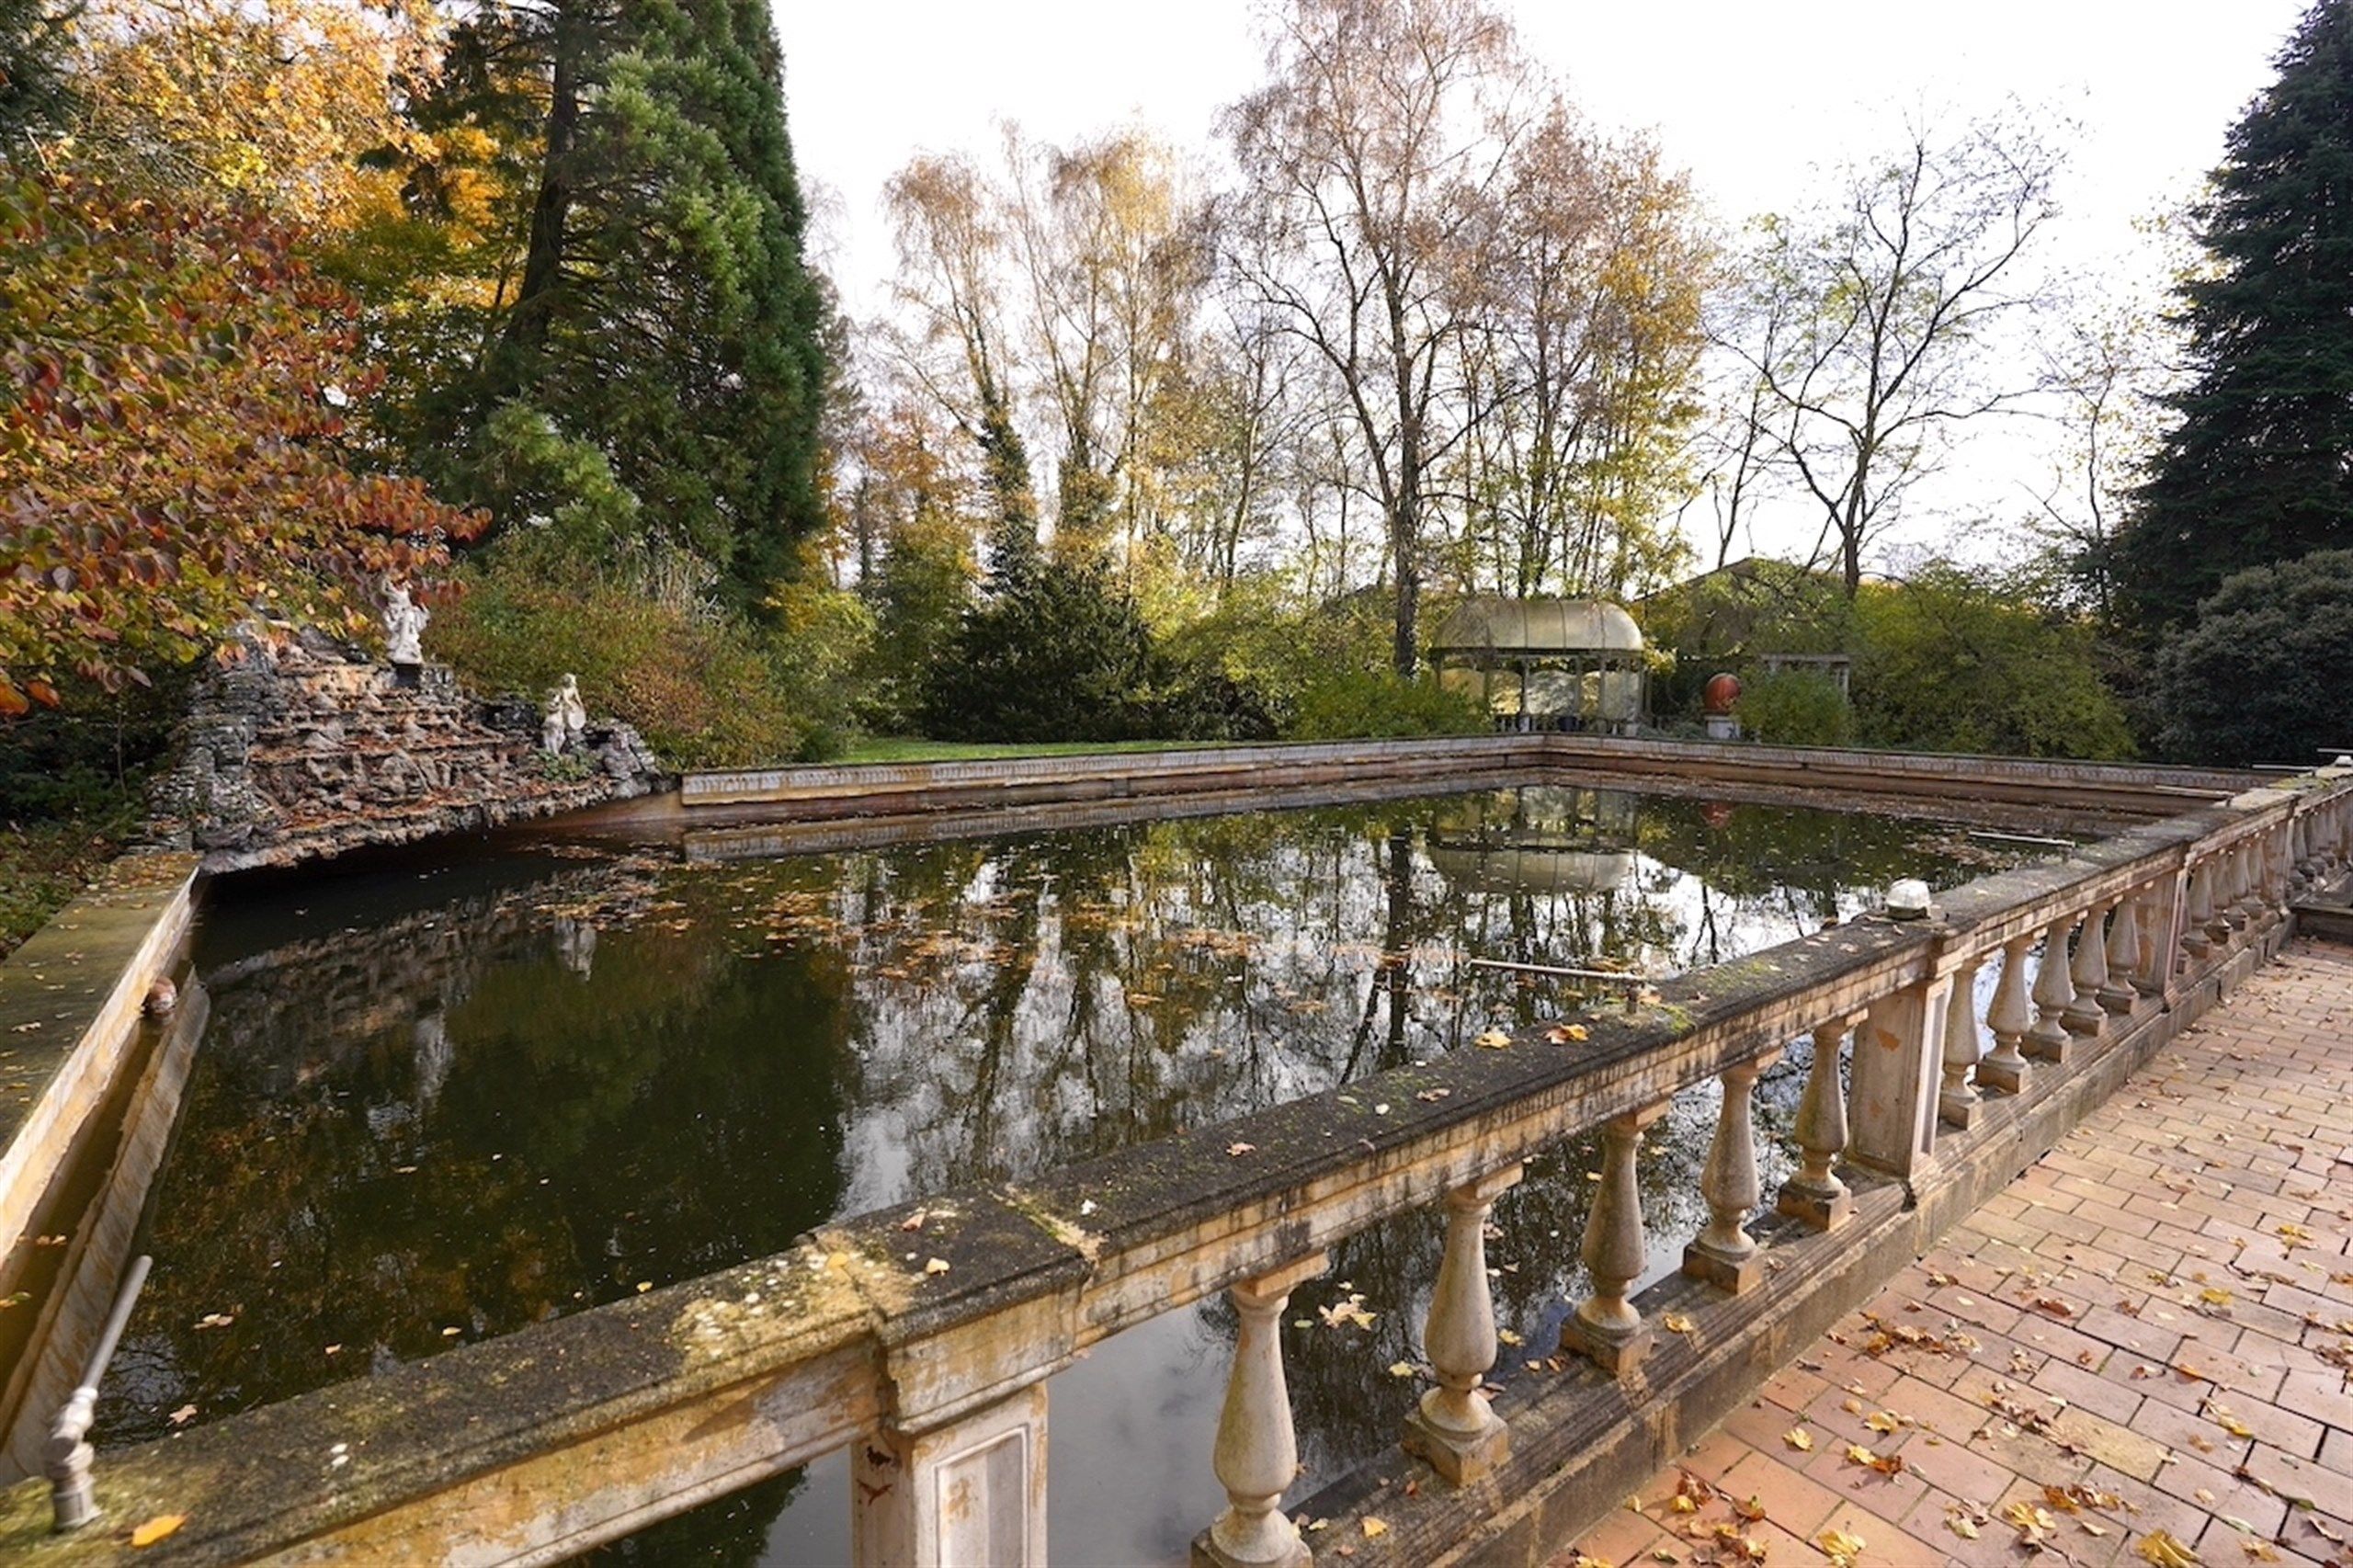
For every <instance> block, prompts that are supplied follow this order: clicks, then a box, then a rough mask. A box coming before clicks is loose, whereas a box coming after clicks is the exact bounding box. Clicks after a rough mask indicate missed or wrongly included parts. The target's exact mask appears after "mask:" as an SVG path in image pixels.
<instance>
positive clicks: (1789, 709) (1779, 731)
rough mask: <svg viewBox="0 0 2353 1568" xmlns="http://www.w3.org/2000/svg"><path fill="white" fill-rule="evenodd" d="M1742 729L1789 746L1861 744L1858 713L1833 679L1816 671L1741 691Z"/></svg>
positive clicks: (1757, 680)
mask: <svg viewBox="0 0 2353 1568" xmlns="http://www.w3.org/2000/svg"><path fill="white" fill-rule="evenodd" d="M1737 712H1738V714H1739V717H1740V722H1741V727H1742V728H1744V729H1745V730H1746V731H1747V732H1748V733H1750V734H1751V735H1753V736H1755V737H1756V739H1757V740H1760V741H1764V742H1766V743H1768V744H1772V745H1783V746H1842V745H1845V744H1847V743H1848V742H1849V741H1851V740H1853V739H1854V738H1855V712H1854V710H1853V709H1852V708H1850V707H1848V706H1847V694H1846V693H1845V692H1843V691H1840V690H1839V689H1838V683H1837V682H1836V681H1835V680H1832V679H1831V678H1830V677H1829V676H1825V675H1820V674H1817V673H1816V672H1814V671H1813V670H1783V671H1781V672H1779V673H1778V674H1774V675H1761V676H1755V677H1754V678H1752V679H1750V680H1748V681H1746V682H1745V683H1744V684H1743V685H1742V687H1741V691H1740V703H1739V707H1738V709H1737Z"/></svg>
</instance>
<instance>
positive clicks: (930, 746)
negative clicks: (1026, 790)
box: [835, 735, 1232, 763]
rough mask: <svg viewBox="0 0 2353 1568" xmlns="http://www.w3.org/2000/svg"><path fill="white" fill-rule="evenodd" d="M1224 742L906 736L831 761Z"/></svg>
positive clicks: (858, 746) (865, 742)
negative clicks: (923, 738) (934, 739)
mask: <svg viewBox="0 0 2353 1568" xmlns="http://www.w3.org/2000/svg"><path fill="white" fill-rule="evenodd" d="M1228 744H1232V743H1231V742H1227V741H926V740H917V739H915V738H914V737H912V736H908V735H865V736H861V737H860V738H859V739H858V740H857V741H855V742H853V743H852V744H851V745H850V748H849V750H848V751H847V752H845V753H843V754H842V755H841V756H839V757H837V758H835V761H837V762H843V763H858V762H983V761H986V760H988V759H989V758H991V757H1000V756H1078V755H1082V754H1084V753H1087V752H1111V751H1195V750H1199V749H1200V748H1202V747H1204V746H1212V745H1228Z"/></svg>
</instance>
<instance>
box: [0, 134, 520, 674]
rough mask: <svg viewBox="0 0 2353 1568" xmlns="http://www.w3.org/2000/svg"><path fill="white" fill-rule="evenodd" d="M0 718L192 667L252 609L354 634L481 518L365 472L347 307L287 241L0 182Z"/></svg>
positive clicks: (261, 226)
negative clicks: (72, 691)
mask: <svg viewBox="0 0 2353 1568" xmlns="http://www.w3.org/2000/svg"><path fill="white" fill-rule="evenodd" d="M0 252H5V254H6V256H8V258H9V261H8V266H7V267H6V268H0V475H5V476H6V482H5V483H0V716H14V715H17V714H20V713H23V712H24V711H26V710H28V708H29V707H30V706H31V705H33V704H34V703H41V704H45V705H46V704H54V703H56V702H57V701H58V700H59V699H60V695H61V690H60V688H61V687H65V686H68V685H70V684H72V683H74V682H76V681H81V682H87V683H90V684H92V685H95V686H97V687H104V688H108V689H113V688H116V687H119V686H120V685H121V684H122V682H124V681H125V680H142V679H144V678H145V677H146V672H147V670H148V669H149V668H150V667H153V666H154V665H164V664H174V663H183V662H185V661H187V660H188V659H189V658H192V657H194V656H196V655H197V654H199V653H202V652H203V651H204V650H205V649H206V648H207V647H208V646H210V643H211V642H212V641H213V639H214V638H216V637H217V636H218V634H219V633H220V632H221V631H222V630H223V629H225V628H226V627H227V626H229V625H231V624H233V623H234V622H235V621H236V620H237V619H241V618H242V617H244V616H245V615H247V614H249V613H251V612H252V611H253V610H254V609H255V608H256V607H261V606H267V608H271V609H274V610H276V611H278V612H279V613H281V614H286V615H290V616H297V617H301V618H305V619H313V620H315V621H318V622H320V623H323V624H326V625H331V626H333V625H341V626H344V627H345V628H346V629H347V630H357V629H358V627H359V625H360V624H361V623H362V622H363V621H364V620H365V619H366V613H365V607H366V603H367V596H366V587H367V585H369V584H370V583H372V582H373V581H374V580H375V579H377V578H379V577H381V576H382V575H385V574H391V575H392V576H395V577H398V578H403V579H410V580H417V581H426V580H429V579H431V578H432V577H433V576H434V575H435V574H437V573H438V571H439V570H441V569H442V568H443V567H444V566H446V564H447V559H448V558H447V553H446V546H447V544H448V542H449V541H450V540H463V539H467V538H471V537H472V536H473V535H474V534H475V533H477V532H478V531H479V528H480V523H479V521H478V520H477V519H476V518H474V517H471V516H469V515H468V514H465V513H461V512H459V511H457V510H456V509H454V508H451V507H449V506H443V505H441V504H440V503H438V502H437V501H435V500H434V499H433V498H432V497H431V496H430V495H429V494H427V493H426V490H425V488H424V486H423V485H422V484H421V483H418V482H416V481H415V480H409V479H400V478H393V477H390V476H386V475H381V474H371V473H367V472H361V469H360V465H359V464H358V463H357V462H356V461H354V460H353V458H352V456H351V455H350V454H349V453H348V452H347V449H346V445H345V443H346V442H347V441H348V440H350V439H351V438H352V436H353V432H352V431H351V429H350V428H349V427H348V426H347V418H348V410H349V408H350V407H351V405H352V404H353V403H355V402H356V401H357V400H358V399H361V398H364V397H365V395H366V394H367V392H369V390H370V389H371V386H372V384H373V378H372V377H371V376H370V375H369V372H368V371H367V370H366V369H365V367H364V366H362V365H361V364H360V363H359V362H358V334H357V327H356V321H355V315H354V312H353V310H352V307H351V305H350V302H349V301H348V300H347V299H346V298H345V297H344V296H343V295H342V294H341V292H340V291H339V290H336V289H335V288H334V287H333V286H331V285H329V284H326V283H324V281H322V280H321V279H320V278H317V277H316V276H315V275H314V274H313V272H312V271H311V270H310V269H309V268H308V267H306V266H305V265H304V264H303V263H302V262H301V261H300V260H299V259H298V258H297V257H296V256H295V254H294V249H293V238H292V235H291V234H290V232H289V231H287V230H286V229H285V228H284V227H283V226H281V225H280V224H278V223H277V222H273V221H270V220H267V219H264V218H260V217H256V216H250V215H243V216H241V215H231V214H225V213H220V212H210V211H200V210H194V209H189V208H185V207H180V206H177V205H175V204H173V203H171V202H168V201H164V200H156V199H140V198H133V197H130V196H126V195H122V194H119V193H117V192H114V191H111V190H109V189H108V188H106V187H102V186H99V185H97V184H95V183H91V182H87V181H77V180H74V179H71V178H67V177H63V176H28V177H17V178H11V179H5V180H0Z"/></svg>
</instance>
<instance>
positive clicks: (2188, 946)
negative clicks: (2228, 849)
mask: <svg viewBox="0 0 2353 1568" xmlns="http://www.w3.org/2000/svg"><path fill="white" fill-rule="evenodd" d="M2185 906H2186V907H2185V910H2184V914H2183V916H2182V923H2181V950H2182V952H2183V953H2184V955H2186V956H2187V958H2188V962H2189V966H2190V967H2191V968H2193V969H2194V968H2196V967H2197V966H2198V965H2199V964H2200V963H2202V962H2204V961H2205V960H2206V958H2207V956H2208V955H2209V954H2211V952H2213V950H2214V937H2213V934H2212V933H2211V932H2210V931H2209V930H2208V929H2207V927H2208V926H2211V925H2212V924H2213V923H2214V858H2213V857H2212V856H2211V855H2210V856H2208V857H2207V858H2204V859H2202V860H2200V861H2199V862H2198V863H2197V864H2196V865H2194V866H2192V867H2190V868H2189V892H2188V898H2187V899H2186V900H2185Z"/></svg>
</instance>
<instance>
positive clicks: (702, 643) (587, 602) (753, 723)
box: [426, 564, 812, 767]
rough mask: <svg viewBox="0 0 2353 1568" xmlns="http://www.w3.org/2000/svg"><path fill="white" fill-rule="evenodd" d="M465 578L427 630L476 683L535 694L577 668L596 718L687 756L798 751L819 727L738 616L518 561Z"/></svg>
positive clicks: (715, 760) (718, 762)
mask: <svg viewBox="0 0 2353 1568" xmlns="http://www.w3.org/2000/svg"><path fill="white" fill-rule="evenodd" d="M466 585H467V592H466V594H465V596H464V597H462V598H460V599H459V600H458V601H457V602H456V603H454V604H449V605H444V606H440V607H438V608H436V610H435V612H434V619H433V624H432V626H431V627H430V628H429V629H428V630H427V631H426V642H427V645H428V650H429V651H430V652H432V653H434V654H436V655H437V656H438V657H440V658H442V659H446V660H447V661H449V663H450V664H451V665H455V666H456V667H457V668H458V670H459V671H460V673H462V674H463V675H464V676H466V677H467V678H468V680H470V681H471V682H472V684H473V685H474V686H475V687H476V688H477V689H480V690H483V691H485V692H502V691H520V692H522V693H525V694H526V695H528V696H529V697H531V698H532V699H534V700H536V699H539V698H540V697H542V696H544V695H545V693H546V691H547V689H548V688H549V687H552V686H554V685H555V684H556V682H557V681H558V680H560V679H561V678H562V677H563V676H565V675H566V674H572V675H576V676H579V677H580V690H581V695H582V697H583V698H584V699H585V701H586V702H587V705H588V711H589V713H590V715H591V717H592V718H599V719H601V718H604V717H606V716H608V715H609V716H611V717H613V718H616V719H620V720H621V721H623V722H627V723H630V724H632V725H634V726H636V728H637V730H638V733H641V734H642V735H643V736H644V737H645V739H646V742H647V744H650V745H652V746H653V747H654V750H655V751H656V752H658V753H660V754H661V755H662V756H663V757H665V759H667V760H668V761H670V762H671V763H673V764H675V765H676V766H678V767H732V766H742V765H746V764H753V763H764V762H777V761H780V760H782V759H785V758H788V757H793V756H800V755H801V750H802V746H803V744H804V743H805V742H806V741H807V740H808V738H809V735H810V733H811V729H812V726H811V725H810V724H809V723H808V722H806V721H804V720H803V718H802V717H801V715H799V714H797V713H795V712H794V711H793V707H792V703H791V701H790V696H789V694H788V692H787V690H786V687H785V685H784V682H783V681H782V680H781V679H780V678H779V672H778V670H777V669H776V668H775V666H774V665H773V664H772V663H771V661H770V660H769V659H768V658H767V656H766V654H765V653H764V651H763V650H762V648H761V646H760V643H759V641H758V639H757V637H756V635H755V634H754V632H753V631H751V629H750V628H749V627H747V626H745V624H743V623H742V622H741V621H738V620H734V619H731V618H729V617H727V616H725V615H724V614H722V613H721V612H719V611H716V610H706V609H695V608H681V607H679V606H677V605H676V604H674V603H670V602H665V601H664V600H660V599H655V598H652V597H647V596H645V595H643V594H641V593H639V592H636V591H634V590H632V589H631V588H627V587H624V586H621V585H618V584H615V583H611V582H607V581H602V580H599V579H595V578H589V579H585V580H580V581H566V580H563V579H561V578H551V577H547V576H542V575H540V574H537V573H534V572H529V571H526V570H523V569H521V568H519V567H517V566H512V565H504V566H503V565H499V564H493V565H491V566H490V567H489V568H488V569H487V570H470V571H469V572H468V573H467V574H466Z"/></svg>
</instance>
